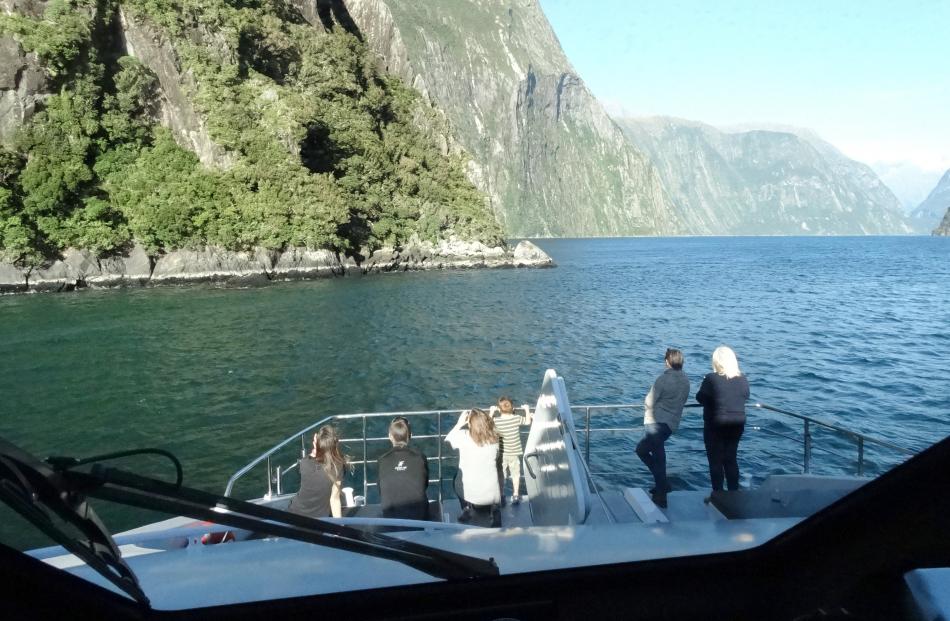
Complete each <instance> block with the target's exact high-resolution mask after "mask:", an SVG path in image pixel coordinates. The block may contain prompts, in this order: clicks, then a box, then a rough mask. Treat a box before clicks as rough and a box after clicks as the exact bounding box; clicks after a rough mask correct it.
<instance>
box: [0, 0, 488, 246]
mask: <svg viewBox="0 0 950 621" xmlns="http://www.w3.org/2000/svg"><path fill="white" fill-rule="evenodd" d="M121 5H122V10H123V11H124V12H125V14H126V16H127V17H128V19H131V20H137V21H138V22H140V23H142V22H144V23H145V24H147V27H149V28H152V29H154V30H155V31H156V32H159V33H161V35H162V37H163V38H164V39H166V40H167V41H169V42H170V43H171V44H172V46H173V48H174V50H175V52H176V54H177V56H178V59H179V62H180V64H181V65H182V70H183V72H187V73H189V74H190V76H192V77H191V78H189V80H188V83H187V84H184V85H183V87H184V88H185V90H186V92H188V96H189V99H190V100H191V102H192V104H193V105H194V106H195V108H196V109H197V111H198V112H199V114H201V116H202V117H203V118H204V119H205V121H206V123H207V127H208V131H209V133H210V136H211V138H212V140H214V141H215V143H216V144H218V145H220V146H221V147H223V148H224V150H226V152H227V153H228V155H229V156H228V158H227V162H226V163H220V165H218V166H204V165H202V164H201V163H200V162H199V160H198V157H197V156H196V155H195V154H194V153H192V152H190V151H188V150H185V149H183V148H182V147H180V146H179V145H178V144H177V143H176V141H175V140H174V137H173V136H172V134H171V133H170V132H169V131H168V130H167V129H165V128H163V127H161V126H160V125H158V124H157V123H156V121H155V118H156V116H157V106H158V96H157V93H158V89H159V88H160V85H159V84H158V80H157V78H156V77H155V76H154V75H153V74H152V73H151V72H150V71H149V70H148V69H147V68H146V67H144V66H143V65H142V64H141V63H140V62H139V61H137V60H136V59H135V58H132V57H130V56H122V54H123V53H124V50H122V46H121V44H120V40H121V38H120V36H119V33H118V32H117V31H116V28H115V24H117V23H118V20H117V19H115V16H116V11H118V10H119V6H118V4H115V3H114V0H99V1H98V2H94V1H93V0H52V1H51V2H50V3H49V5H48V7H47V10H46V12H45V15H44V16H43V18H42V19H30V18H28V17H24V16H2V17H0V30H2V31H5V32H7V33H11V34H13V35H14V36H15V37H16V38H17V39H18V40H19V41H20V43H21V45H22V46H23V47H24V48H25V49H27V50H30V51H34V52H36V53H37V55H38V56H39V57H40V59H41V60H42V62H43V64H44V67H46V69H47V72H48V75H49V77H50V79H51V81H52V83H53V84H54V86H55V87H56V89H55V94H54V95H52V96H50V97H49V98H48V99H47V100H46V102H45V104H44V107H43V110H42V111H41V112H39V113H38V114H37V115H36V116H35V117H34V118H33V120H32V122H31V123H30V124H29V125H28V126H26V127H24V128H23V130H21V132H20V134H19V136H18V138H17V140H16V143H15V144H14V145H12V148H6V149H2V150H0V252H2V255H3V258H4V259H5V260H16V261H18V262H21V263H35V262H38V261H39V260H41V259H42V258H43V257H48V256H52V255H54V254H55V253H57V252H58V251H60V250H62V249H64V248H66V247H69V246H72V247H80V248H87V249H91V250H94V251H96V252H98V253H102V254H106V253H109V252H114V251H118V250H122V249H123V248H125V247H127V246H128V244H129V243H131V242H132V241H133V240H134V241H137V242H139V243H142V244H143V245H144V246H145V247H146V248H147V250H148V251H149V252H150V253H153V254H156V253H159V252H161V251H162V250H163V249H170V248H179V247H189V246H197V245H201V244H205V243H209V244H214V245H219V246H223V247H226V248H230V249H245V248H249V247H253V246H264V247H267V248H273V249H280V248H284V247H287V246H308V247H314V248H330V249H334V250H339V251H342V252H346V253H349V254H356V253H358V252H359V251H360V250H361V249H369V250H372V249H374V248H376V247H379V246H381V245H398V244H399V243H401V242H403V241H405V240H406V239H408V238H409V237H410V236H411V235H412V234H414V233H416V234H418V235H419V236H420V237H421V238H423V239H430V240H435V239H437V238H439V237H444V236H446V235H448V234H452V233H454V234H458V235H460V236H462V237H467V238H472V239H480V240H482V241H485V242H487V243H492V244H494V243H498V242H500V240H501V231H500V229H499V227H498V225H497V223H496V222H495V220H494V218H493V216H492V214H491V212H490V210H489V209H488V207H487V206H486V204H485V201H484V199H483V197H482V196H481V195H480V194H479V193H478V192H477V191H476V190H475V188H474V187H473V186H472V185H471V183H470V182H468V180H467V179H466V178H465V175H464V173H463V166H464V162H463V161H462V160H461V158H458V157H452V156H445V155H443V154H442V153H441V152H440V151H439V149H438V148H437V147H436V146H435V144H434V142H433V141H432V140H431V139H430V138H428V137H427V136H426V135H425V134H424V133H423V132H422V131H420V130H419V129H418V127H417V124H416V123H415V122H414V118H415V116H416V115H430V118H429V119H428V123H426V124H425V125H428V126H432V125H434V124H436V123H437V122H438V119H437V117H435V112H434V111H433V110H432V109H431V108H429V107H428V106H426V105H424V104H423V103H422V102H421V101H420V100H419V98H418V96H417V95H416V94H415V93H414V92H413V91H411V90H409V89H408V88H407V87H405V86H404V85H402V84H401V83H400V82H399V81H398V80H395V79H393V78H390V77H387V76H384V75H381V74H380V73H379V72H378V71H377V70H376V68H375V66H374V64H373V60H372V57H371V55H370V54H369V53H368V51H367V48H366V46H365V45H364V44H363V42H362V41H360V39H359V38H358V37H357V36H355V35H354V34H352V33H349V32H346V31H345V30H344V29H343V28H341V27H339V26H335V27H333V28H332V29H331V30H330V31H328V32H324V31H322V30H320V29H318V28H314V27H313V26H311V25H310V24H307V23H306V22H305V21H304V20H303V19H302V18H301V17H300V15H299V14H298V13H297V11H296V10H295V9H293V8H292V6H291V5H290V4H287V3H286V2H285V0H227V1H226V0H127V1H125V2H122V3H121Z"/></svg>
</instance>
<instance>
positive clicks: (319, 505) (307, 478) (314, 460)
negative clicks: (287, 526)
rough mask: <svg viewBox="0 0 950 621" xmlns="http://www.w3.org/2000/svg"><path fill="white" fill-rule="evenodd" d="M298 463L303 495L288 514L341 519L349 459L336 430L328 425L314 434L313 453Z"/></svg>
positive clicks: (295, 499) (292, 502)
mask: <svg viewBox="0 0 950 621" xmlns="http://www.w3.org/2000/svg"><path fill="white" fill-rule="evenodd" d="M298 463H299V466H298V467H299V469H300V491H299V492H297V495H296V496H294V497H293V499H292V500H291V501H290V506H289V507H287V510H288V511H290V512H291V513H296V514H298V515H303V516H306V517H312V518H322V517H330V516H332V517H337V518H338V517H340V516H341V515H342V506H341V503H340V489H341V483H342V480H343V473H344V471H345V470H346V465H347V459H346V457H344V456H343V453H341V452H340V438H339V436H337V434H336V429H334V428H333V427H331V426H330V425H325V426H323V427H321V428H320V430H319V431H318V432H317V433H315V434H313V450H312V451H310V455H309V457H306V458H304V459H301V460H300V461H299V462H298Z"/></svg>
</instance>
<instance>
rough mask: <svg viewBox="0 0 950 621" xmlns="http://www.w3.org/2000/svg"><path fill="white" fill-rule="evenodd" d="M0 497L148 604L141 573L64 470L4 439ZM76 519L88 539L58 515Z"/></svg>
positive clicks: (1, 441)
mask: <svg viewBox="0 0 950 621" xmlns="http://www.w3.org/2000/svg"><path fill="white" fill-rule="evenodd" d="M0 500H3V501H4V502H5V503H6V504H7V505H9V506H10V507H11V508H12V509H13V510H15V511H16V512H17V513H19V514H20V515H22V516H23V517H24V518H26V519H27V520H28V521H30V522H31V523H32V524H33V525H34V526H36V527H37V528H39V529H40V530H41V531H42V532H43V533H45V534H46V535H47V536H48V537H50V538H51V539H52V540H53V541H55V542H56V543H58V544H60V545H61V546H63V548H65V549H66V550H67V551H69V552H71V553H72V554H74V555H76V556H77V557H79V558H80V559H82V561H83V562H85V563H86V565H88V566H89V567H91V568H92V569H94V570H95V571H97V572H98V573H100V574H101V575H103V576H104V577H105V578H106V579H108V580H109V581H110V582H112V583H113V584H114V585H116V586H117V587H119V588H120V589H122V590H123V591H124V592H125V593H127V594H128V595H129V596H130V597H131V598H132V599H134V600H135V601H137V602H139V603H140V604H143V605H145V606H148V605H149V601H148V597H147V596H146V595H145V593H144V591H142V587H141V586H140V585H139V581H138V578H136V576H135V574H134V573H133V572H132V570H131V569H130V568H129V566H128V565H127V564H126V563H125V561H124V560H123V559H122V554H121V553H120V552H119V549H118V547H117V546H116V545H115V541H113V539H112V537H111V535H110V534H109V531H107V530H106V527H105V525H103V523H102V521H101V520H100V519H99V516H98V515H96V512H95V511H93V509H92V507H91V506H89V504H88V503H87V502H86V498H85V496H84V495H83V494H81V493H79V492H78V491H77V490H75V489H74V488H73V487H71V486H70V484H69V483H68V482H67V481H66V480H65V479H64V477H63V474H62V473H61V472H59V471H57V470H56V469H54V468H53V467H51V466H50V465H48V464H46V463H44V462H42V461H40V460H38V459H36V458H35V457H33V456H32V455H30V454H29V453H27V452H26V451H23V450H21V449H19V448H18V447H16V446H14V445H13V444H10V443H9V442H7V441H6V440H4V439H3V438H0ZM53 514H55V515H56V516H58V517H59V518H60V520H62V521H63V522H66V523H67V524H71V525H72V526H73V527H75V528H76V529H78V530H79V532H80V533H82V535H83V536H84V537H85V539H82V538H78V537H76V536H75V535H73V534H71V533H69V532H68V531H67V530H66V529H65V528H64V527H63V526H62V525H60V524H58V523H57V522H56V520H54V518H53Z"/></svg>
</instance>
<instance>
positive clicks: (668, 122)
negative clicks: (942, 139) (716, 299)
mask: <svg viewBox="0 0 950 621" xmlns="http://www.w3.org/2000/svg"><path fill="white" fill-rule="evenodd" d="M617 123H618V124H619V125H620V126H621V128H622V129H623V131H624V133H625V135H626V136H627V137H628V138H629V139H630V141H631V142H632V143H633V144H635V145H637V146H638V147H639V148H641V149H643V150H644V151H645V152H646V153H648V154H649V156H650V159H651V161H652V162H653V164H654V165H655V166H656V167H657V169H658V170H659V171H660V176H661V177H662V178H663V181H664V185H665V186H666V188H667V190H668V191H669V192H670V195H671V196H672V198H673V201H674V203H675V204H676V207H677V209H678V210H679V215H680V217H681V219H682V220H683V221H684V223H685V225H686V227H687V228H688V229H689V230H691V231H694V232H696V233H699V234H717V235H737V234H739V235H795V234H799V235H801V234H806V235H808V234H818V235H836V234H846V235H873V234H894V233H910V232H912V231H913V229H912V227H911V226H910V224H909V223H908V222H907V220H906V218H905V216H904V215H903V213H902V210H901V206H900V203H899V201H898V200H897V198H896V197H895V196H894V194H893V192H891V191H890V190H889V189H888V188H887V187H886V186H885V185H884V184H883V183H882V182H881V181H880V179H878V177H877V176H876V175H875V174H874V172H873V171H872V170H871V169H870V168H869V167H868V166H866V165H864V164H861V163H859V162H855V161H854V160H851V159H849V158H847V157H846V156H844V155H843V154H842V153H841V152H840V151H838V150H837V149H836V148H835V147H833V146H832V145H830V144H828V143H827V142H825V141H824V140H822V139H821V138H820V137H818V136H817V135H816V134H815V133H814V132H811V131H809V130H802V129H798V128H786V127H784V126H770V127H778V128H780V129H756V128H752V129H746V128H744V127H741V128H733V129H732V131H723V130H720V129H717V128H715V127H713V126H711V125H706V124H704V123H700V122H697V121H689V120H684V119H676V118H670V117H651V118H638V119H629V118H627V119H617Z"/></svg>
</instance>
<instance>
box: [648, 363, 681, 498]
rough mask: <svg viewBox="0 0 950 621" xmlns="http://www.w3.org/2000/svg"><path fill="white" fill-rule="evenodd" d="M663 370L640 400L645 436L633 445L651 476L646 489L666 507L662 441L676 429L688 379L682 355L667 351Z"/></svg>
mask: <svg viewBox="0 0 950 621" xmlns="http://www.w3.org/2000/svg"><path fill="white" fill-rule="evenodd" d="M663 363H664V365H665V366H666V370H665V371H664V372H663V374H662V375H660V376H659V377H658V378H656V381H655V382H653V386H652V387H651V388H650V392H649V393H647V396H646V399H644V400H643V406H644V409H643V427H644V431H645V432H646V434H645V435H644V436H643V439H642V440H640V442H639V444H637V449H636V450H637V457H639V458H640V460H641V461H642V462H643V463H644V464H646V467H647V468H649V469H650V472H651V473H652V474H653V484H654V487H653V489H652V490H650V493H651V497H652V499H653V502H654V504H656V506H658V507H660V508H663V509H665V508H666V495H667V494H668V493H669V492H670V491H672V487H670V484H669V481H668V480H667V478H666V447H665V446H664V444H665V442H666V440H667V439H668V438H669V437H670V436H671V435H673V433H675V432H676V430H677V429H678V428H679V424H680V419H681V418H682V417H683V406H684V405H686V400H687V399H689V378H688V377H686V374H685V373H683V352H681V351H680V350H678V349H673V348H669V349H667V350H666V355H665V356H664V357H663Z"/></svg>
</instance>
